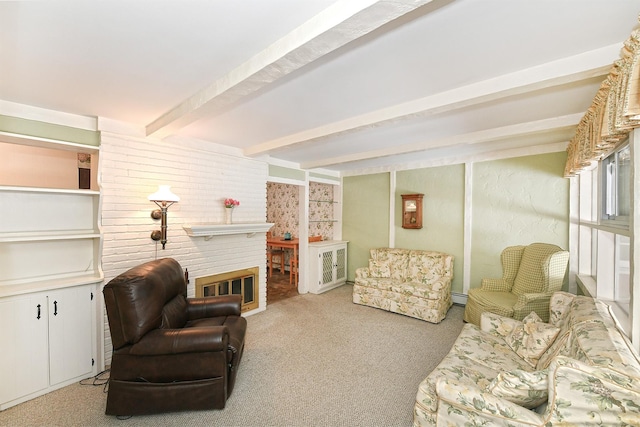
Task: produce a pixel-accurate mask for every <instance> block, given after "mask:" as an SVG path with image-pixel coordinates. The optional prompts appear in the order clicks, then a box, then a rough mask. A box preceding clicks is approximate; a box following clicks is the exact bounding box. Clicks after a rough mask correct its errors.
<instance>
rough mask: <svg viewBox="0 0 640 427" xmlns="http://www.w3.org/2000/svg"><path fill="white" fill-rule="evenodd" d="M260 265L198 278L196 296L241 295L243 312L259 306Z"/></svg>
mask: <svg viewBox="0 0 640 427" xmlns="http://www.w3.org/2000/svg"><path fill="white" fill-rule="evenodd" d="M259 271H260V270H259V268H258V267H252V268H246V269H243V270H236V271H229V272H227V273H221V274H214V275H211V276H204V277H198V278H196V297H208V296H218V295H241V296H242V312H243V313H244V312H245V311H249V310H253V309H256V308H258V303H259V301H258V288H259V286H258V283H259V281H258V273H259Z"/></svg>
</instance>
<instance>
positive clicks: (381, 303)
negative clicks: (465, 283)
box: [353, 248, 453, 323]
mask: <svg viewBox="0 0 640 427" xmlns="http://www.w3.org/2000/svg"><path fill="white" fill-rule="evenodd" d="M370 254H371V259H370V260H369V267H360V268H358V269H356V280H355V283H354V285H353V302H354V303H356V304H362V305H368V306H371V307H376V308H381V309H383V310H387V311H392V312H394V313H399V314H404V315H406V316H411V317H415V318H418V319H422V320H426V321H428V322H432V323H439V322H440V321H442V319H444V317H445V316H446V315H447V311H448V310H449V308H450V307H451V304H452V303H451V279H452V278H453V256H452V255H449V254H445V253H442V252H434V251H423V250H409V249H393V248H378V249H371V251H370Z"/></svg>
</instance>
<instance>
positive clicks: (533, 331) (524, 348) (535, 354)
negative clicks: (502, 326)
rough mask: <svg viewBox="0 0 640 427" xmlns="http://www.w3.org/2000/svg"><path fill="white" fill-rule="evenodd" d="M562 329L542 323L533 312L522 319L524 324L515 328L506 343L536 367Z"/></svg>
mask: <svg viewBox="0 0 640 427" xmlns="http://www.w3.org/2000/svg"><path fill="white" fill-rule="evenodd" d="M558 332H560V328H558V327H555V326H553V325H550V324H548V323H544V322H542V319H540V317H539V316H538V315H537V314H536V313H535V312H534V311H532V312H531V314H529V315H528V316H527V317H525V318H524V319H522V324H520V325H518V326H516V327H515V328H513V330H512V331H511V333H510V334H509V335H508V336H507V337H506V338H505V341H506V342H507V344H508V345H509V347H511V349H512V350H513V351H515V352H516V354H517V355H518V356H520V357H521V358H522V359H523V360H524V361H525V362H527V363H528V364H529V365H531V366H532V367H534V368H535V367H536V365H537V363H538V359H540V356H542V355H543V353H544V352H545V351H546V350H547V349H548V348H549V346H550V345H551V344H553V341H554V340H555V339H556V337H557V336H558Z"/></svg>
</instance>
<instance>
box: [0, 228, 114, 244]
mask: <svg viewBox="0 0 640 427" xmlns="http://www.w3.org/2000/svg"><path fill="white" fill-rule="evenodd" d="M100 237H101V235H100V233H99V232H97V231H95V230H72V231H33V232H17V233H1V234H0V243H10V242H39V241H46V240H78V239H97V238H100Z"/></svg>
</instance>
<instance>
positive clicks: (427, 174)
mask: <svg viewBox="0 0 640 427" xmlns="http://www.w3.org/2000/svg"><path fill="white" fill-rule="evenodd" d="M464 182H465V178H464V165H451V166H440V167H433V168H427V169H412V170H406V171H400V172H397V173H396V193H395V198H394V200H395V223H394V227H395V233H396V239H395V247H396V248H405V249H423V250H431V251H438V252H445V253H448V254H451V255H453V256H454V257H455V258H454V263H453V282H452V288H451V291H452V292H457V293H462V288H463V271H464V269H463V261H464V259H463V254H464ZM414 193H422V194H424V199H423V210H422V212H423V213H422V228H421V229H405V228H402V198H401V197H400V196H401V195H402V194H414Z"/></svg>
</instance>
